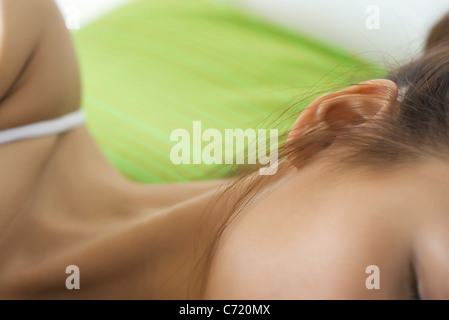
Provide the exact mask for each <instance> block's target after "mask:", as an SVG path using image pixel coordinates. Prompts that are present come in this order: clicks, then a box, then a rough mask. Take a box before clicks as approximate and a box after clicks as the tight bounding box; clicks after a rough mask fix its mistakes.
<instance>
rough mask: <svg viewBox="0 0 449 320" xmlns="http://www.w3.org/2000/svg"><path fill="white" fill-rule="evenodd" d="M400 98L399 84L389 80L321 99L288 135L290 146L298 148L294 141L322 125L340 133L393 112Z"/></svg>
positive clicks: (353, 88)
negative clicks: (344, 129) (342, 130)
mask: <svg viewBox="0 0 449 320" xmlns="http://www.w3.org/2000/svg"><path fill="white" fill-rule="evenodd" d="M397 97H398V88H397V86H396V84H395V83H394V82H393V81H390V80H386V79H376V80H370V81H366V82H362V83H359V84H356V85H353V86H351V87H349V88H347V89H345V90H342V91H338V92H334V93H330V94H326V95H324V96H321V97H319V98H317V99H315V100H314V101H313V102H312V103H311V104H310V105H309V106H308V107H307V108H306V109H304V111H303V112H302V113H301V115H300V116H299V118H298V119H297V121H296V123H295V125H294V126H293V128H292V130H291V131H290V133H289V135H288V138H287V145H290V146H292V147H293V148H294V143H292V142H294V141H295V140H296V139H301V136H303V135H304V134H305V133H306V132H307V131H310V130H313V129H314V128H317V127H318V126H321V128H323V126H324V128H326V130H329V131H330V132H335V133H337V132H338V131H339V130H341V129H343V128H348V127H355V126H360V125H363V124H364V123H366V122H367V121H369V120H372V119H374V118H375V117H376V116H377V117H378V116H380V115H381V114H382V113H384V112H387V111H389V110H390V109H391V108H392V107H393V105H395V102H396V101H397ZM327 143H328V142H327ZM290 162H292V161H290ZM292 163H293V162H292Z"/></svg>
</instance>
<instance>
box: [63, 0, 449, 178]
mask: <svg viewBox="0 0 449 320" xmlns="http://www.w3.org/2000/svg"><path fill="white" fill-rule="evenodd" d="M57 2H58V4H59V6H60V8H61V11H62V13H63V15H64V17H65V20H66V25H67V27H68V28H69V29H71V30H72V32H73V37H74V41H75V44H76V49H77V52H78V56H79V61H80V67H81V73H82V78H83V106H82V107H83V108H84V110H85V111H86V112H87V116H88V117H87V124H88V127H89V131H90V132H91V134H92V135H93V137H94V138H95V139H96V141H97V142H98V144H99V146H100V147H101V149H102V151H103V152H104V154H105V155H106V156H107V157H108V159H109V160H110V161H111V163H112V164H113V165H114V166H115V167H116V168H117V169H118V170H119V171H121V172H122V173H123V174H124V175H126V176H127V177H129V178H130V179H132V180H134V181H137V182H143V183H166V182H187V181H195V180H206V179H215V178H222V177H224V176H226V175H227V174H229V171H230V170H232V168H231V167H229V166H226V165H223V164H222V163H216V164H214V165H206V164H195V165H192V164H191V163H185V164H181V165H175V164H173V162H172V161H171V158H170V154H171V152H172V150H173V147H174V145H175V144H176V143H177V141H172V139H171V133H172V132H173V131H174V130H176V129H185V130H187V131H188V132H189V133H190V135H191V137H192V135H193V133H192V124H193V122H194V121H201V123H202V129H203V130H206V129H216V130H219V131H220V132H221V133H224V130H226V129H237V128H240V129H243V130H245V129H247V128H252V129H258V128H260V129H267V130H269V129H278V130H279V131H280V132H281V133H282V132H288V130H289V129H290V128H291V125H292V123H293V122H294V121H295V120H296V118H297V117H298V115H299V113H300V112H301V111H302V110H303V109H304V108H305V107H306V106H307V105H308V103H309V102H310V101H311V100H312V99H314V98H316V97H317V96H319V95H321V94H324V93H327V92H330V91H335V90H338V89H342V88H344V87H347V86H349V85H351V84H354V83H358V82H361V81H365V80H369V79H374V78H380V77H383V76H385V74H386V73H387V72H388V71H389V69H391V68H395V67H397V66H398V65H399V64H400V63H403V62H405V61H407V60H409V59H411V58H413V57H415V56H416V55H418V54H419V53H420V51H421V48H422V45H423V43H424V41H425V37H426V34H427V33H428V31H429V29H430V28H431V26H432V25H433V24H434V23H435V22H436V21H437V19H438V18H440V16H442V15H443V14H445V13H446V12H447V11H449V1H447V0H426V1H423V0H338V1H335V0H314V1H305V0H57ZM206 144H207V142H203V143H202V145H200V147H201V148H204V146H205V145H206ZM196 147H197V146H193V144H191V148H190V150H189V151H190V154H193V153H194V152H195V151H197V152H201V151H202V150H196V149H194V148H196ZM225 148H226V146H223V150H225Z"/></svg>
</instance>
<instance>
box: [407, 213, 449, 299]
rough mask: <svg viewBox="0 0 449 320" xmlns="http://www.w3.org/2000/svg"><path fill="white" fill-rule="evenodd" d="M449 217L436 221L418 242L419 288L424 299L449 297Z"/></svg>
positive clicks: (425, 230) (417, 270)
mask: <svg viewBox="0 0 449 320" xmlns="http://www.w3.org/2000/svg"><path fill="white" fill-rule="evenodd" d="M448 231H449V218H446V219H444V220H440V221H435V222H434V223H432V224H429V226H427V227H425V229H424V231H422V233H420V237H419V238H418V240H417V244H416V249H415V252H416V254H415V255H416V267H415V268H416V273H417V277H418V289H419V292H420V295H421V296H422V298H423V299H445V300H446V299H449V232H448Z"/></svg>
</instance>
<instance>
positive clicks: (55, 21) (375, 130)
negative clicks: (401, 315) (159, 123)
mask: <svg viewBox="0 0 449 320" xmlns="http://www.w3.org/2000/svg"><path fill="white" fill-rule="evenodd" d="M1 4H2V7H3V18H4V23H3V29H2V38H1V39H2V47H1V54H0V68H1V70H2V77H1V79H0V94H1V96H2V100H1V105H0V130H1V131H0V141H2V142H1V145H0V169H1V171H0V174H1V180H0V203H1V206H0V298H3V299H17V298H19V299H34V298H38V299H55V298H56V299H94V298H95V299H97V298H102V299H118V298H126V299H196V298H205V299H314V298H318V299H321V298H337V299H350V298H355V299H365V298H366V299H376V298H377V299H408V298H416V297H418V296H419V297H420V298H425V299H439V298H448V297H449V255H448V252H449V234H448V232H447V230H448V227H449V216H448V213H447V210H448V208H449V200H448V199H449V198H448V197H447V194H449V187H448V185H449V184H448V183H447V181H449V165H448V162H447V159H446V157H447V154H448V150H447V149H448V147H449V130H448V129H449V128H448V126H449V112H448V111H447V110H448V109H447V103H448V92H449V77H448V74H449V58H448V53H449V32H448V31H449V30H448V27H449V18H448V17H446V18H444V19H443V20H442V21H441V22H440V23H439V24H438V25H437V26H436V27H435V28H434V30H433V31H432V33H431V35H430V37H429V40H428V43H427V46H426V51H425V53H424V55H423V56H422V57H420V58H419V59H417V60H415V61H414V62H412V63H411V64H410V65H407V66H404V67H402V68H400V69H399V70H397V71H395V72H393V73H391V75H390V76H389V77H388V79H376V80H372V81H368V82H365V83H362V84H356V85H353V86H351V87H349V88H348V89H345V90H343V91H340V92H335V93H332V94H328V95H325V96H322V97H319V98H317V99H316V100H315V101H314V102H313V103H311V104H310V105H309V106H308V107H307V109H306V110H305V111H304V112H303V113H302V114H301V115H299V117H298V121H297V122H296V124H295V126H294V128H293V129H292V130H291V132H289V133H288V139H287V144H286V146H285V147H284V148H282V149H281V150H280V151H281V153H282V154H283V155H284V160H283V161H282V162H281V163H280V168H279V172H278V174H276V175H274V176H272V177H269V178H267V177H260V176H257V171H256V173H252V174H251V173H250V174H247V175H245V176H242V177H241V178H239V179H229V180H227V181H213V182H201V183H189V184H184V185H182V184H173V185H165V186H142V185H137V184H135V183H132V182H130V181H128V180H126V179H124V178H123V177H122V176H121V175H119V174H118V173H117V172H116V171H115V170H114V169H113V168H112V167H111V166H110V165H109V164H108V162H107V161H106V159H105V158H104V157H103V155H102V154H101V153H100V151H99V149H98V148H97V146H96V145H95V143H94V141H93V139H92V138H91V136H90V135H89V133H88V131H87V130H86V128H85V127H84V126H83V125H81V124H82V119H83V115H82V113H80V112H79V111H77V110H78V109H79V106H80V83H79V82H80V80H79V73H78V67H77V62H76V57H75V54H74V50H73V47H72V44H71V41H70V37H69V35H68V33H67V31H66V30H65V28H64V24H63V21H62V18H61V17H60V15H59V13H58V10H57V9H56V7H55V5H54V3H53V2H52V1H51V0H38V1H26V0H2V1H1ZM25 4H26V5H25ZM43 17H45V19H44V18H43ZM23 21H27V23H23ZM12 30H13V31H12ZM52 119H53V120H52ZM42 121H47V122H44V123H42ZM223 190H224V191H225V192H222V191H223ZM298 190H301V192H298ZM70 266H76V268H75V269H73V267H70ZM369 266H376V267H377V268H378V269H374V270H377V271H379V272H380V273H377V276H378V279H377V280H376V279H375V282H376V281H377V284H375V286H374V289H373V288H371V287H370V286H367V278H368V277H369V276H370V274H367V273H366V271H367V270H371V269H369V268H368V267H369ZM68 267H69V268H68ZM367 268H368V269H367ZM67 270H68V272H69V273H66V271H67ZM70 270H79V272H80V273H79V277H80V287H79V289H78V288H77V286H76V285H75V286H74V287H75V288H73V287H71V286H70V281H69V283H67V281H66V280H67V278H69V279H71V278H70V276H71V274H70V272H71V271H70ZM75 283H76V281H75ZM70 289H73V290H70Z"/></svg>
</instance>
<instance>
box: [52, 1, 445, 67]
mask: <svg viewBox="0 0 449 320" xmlns="http://www.w3.org/2000/svg"><path fill="white" fill-rule="evenodd" d="M56 1H57V2H58V4H59V5H60V6H61V7H62V8H78V10H79V13H80V22H81V24H80V25H81V27H82V26H83V25H86V24H88V23H89V22H90V21H92V20H94V19H96V18H97V17H99V16H101V15H103V14H105V13H107V12H109V11H110V10H113V9H114V8H116V7H118V6H120V5H123V4H125V3H127V2H130V1H134V0H56ZM147 1H151V0H147ZM182 1H189V0H182ZM210 1H222V2H229V3H232V4H233V5H236V6H238V7H240V8H242V9H244V10H245V11H247V12H249V13H251V14H253V15H256V16H259V17H262V18H264V19H266V20H268V21H271V22H273V23H275V24H279V25H281V26H283V27H286V28H289V29H292V30H299V31H300V32H302V33H305V34H308V35H310V36H313V37H315V38H318V39H321V40H323V41H324V42H327V43H331V44H333V45H335V46H337V47H340V48H342V49H345V50H347V51H349V52H351V53H353V54H356V55H360V56H361V57H364V58H369V59H371V60H374V61H377V62H388V63H391V62H395V61H402V60H404V59H405V60H406V59H409V58H411V57H414V56H415V55H416V54H417V53H419V51H420V50H421V48H422V45H423V42H424V40H425V36H426V34H427V33H428V31H429V29H430V27H431V26H432V24H433V23H435V22H436V20H437V19H439V18H440V17H441V16H442V15H443V14H444V13H446V12H448V11H449V1H448V0H210ZM372 5H375V6H377V7H378V8H379V29H374V30H369V29H368V28H367V27H366V20H367V19H368V17H369V15H368V14H367V13H366V9H367V7H369V6H372ZM63 11H64V10H63Z"/></svg>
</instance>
